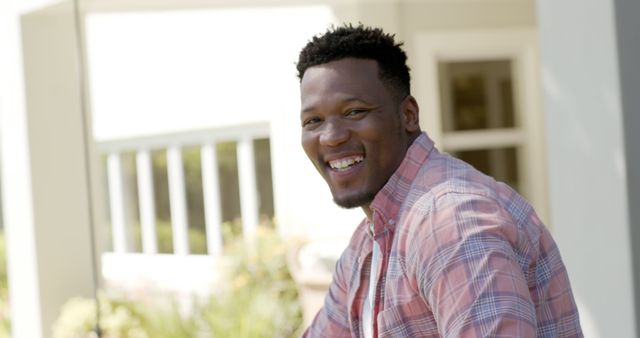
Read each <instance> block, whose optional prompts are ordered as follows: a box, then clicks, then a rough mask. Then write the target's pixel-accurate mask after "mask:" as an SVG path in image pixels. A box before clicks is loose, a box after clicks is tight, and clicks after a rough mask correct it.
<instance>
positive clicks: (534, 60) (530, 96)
mask: <svg viewBox="0 0 640 338" xmlns="http://www.w3.org/2000/svg"><path fill="white" fill-rule="evenodd" d="M536 34H537V33H536V30H535V29H534V28H510V29H508V30H507V29H503V30H502V29H496V30H477V29H474V30H472V31H448V32H446V31H445V32H442V31H440V32H429V33H419V34H417V35H416V36H415V38H414V41H413V42H414V44H415V48H416V52H417V53H416V58H415V60H416V61H414V64H413V68H414V69H415V73H414V76H415V81H414V93H415V94H414V95H415V96H416V99H417V100H418V102H420V104H421V106H420V107H421V112H420V121H421V125H422V127H423V129H424V130H426V131H427V133H428V134H429V136H430V137H431V138H432V139H433V140H434V141H435V143H436V145H438V146H439V147H440V148H442V147H443V146H445V144H447V143H451V142H453V143H454V144H458V143H460V142H464V143H466V140H467V138H466V137H467V136H469V137H471V136H473V135H472V134H469V135H464V134H463V135H462V136H459V137H458V136H455V137H454V135H447V136H446V137H445V135H444V132H443V130H442V120H441V113H440V111H441V102H440V91H439V79H438V64H439V62H441V61H491V60H496V59H510V60H511V61H512V74H513V84H514V89H515V90H514V104H515V105H516V114H517V115H518V116H516V117H515V118H516V121H520V126H519V127H516V129H511V130H518V131H519V134H520V135H521V136H518V138H521V141H522V143H520V144H521V146H520V147H519V148H518V149H519V163H520V166H519V172H518V174H519V177H520V178H521V182H522V184H521V190H522V193H523V195H524V196H525V197H526V198H527V199H529V201H531V203H532V204H533V206H534V207H535V208H536V211H537V213H538V215H539V216H540V218H541V219H542V220H543V221H545V223H546V224H547V225H549V217H548V186H547V182H548V181H547V169H546V168H547V157H546V149H545V144H544V135H543V132H544V129H543V126H544V116H543V113H542V109H541V102H540V100H541V93H540V79H539V74H540V71H539V61H538V42H537V35H536ZM492 133H495V135H493V136H492V138H494V139H496V140H499V139H504V138H505V137H504V136H505V135H502V136H501V135H500V134H501V133H503V131H500V130H497V131H494V132H493V131H492ZM456 134H458V133H456ZM503 134H504V133H503ZM511 137H515V135H511ZM508 138H509V137H508ZM513 141H515V139H513ZM499 144H500V142H497V143H496V144H492V145H499ZM487 145H488V144H487Z"/></svg>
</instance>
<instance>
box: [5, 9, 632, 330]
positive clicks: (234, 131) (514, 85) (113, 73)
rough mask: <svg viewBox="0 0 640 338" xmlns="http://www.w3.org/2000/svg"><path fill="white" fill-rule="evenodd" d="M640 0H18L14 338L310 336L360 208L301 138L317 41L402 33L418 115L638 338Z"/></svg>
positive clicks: (600, 318)
mask: <svg viewBox="0 0 640 338" xmlns="http://www.w3.org/2000/svg"><path fill="white" fill-rule="evenodd" d="M638 15H640V3H639V2H637V1H634V0H565V1H561V2H557V1H555V2H554V1H551V0H448V1H443V0H412V1H405V0H331V1H313V0H298V1H293V0H236V1H231V0H180V1H176V0H126V1H124V0H110V1H107V0H76V1H56V0H22V1H18V0H0V25H1V27H0V75H1V76H0V114H1V115H0V151H1V152H0V164H1V166H0V174H1V176H2V180H1V181H0V184H1V187H2V190H1V194H0V198H1V200H2V208H1V211H2V232H1V236H0V337H14V338H30V337H33V338H40V337H55V338H67V337H97V336H99V334H101V336H102V337H112V338H113V337H118V338H119V337H134V338H138V337H139V338H142V337H149V338H162V337H292V336H297V335H300V333H301V332H302V330H303V328H304V326H305V325H307V324H308V323H309V321H310V320H311V319H312V318H313V316H314V315H315V312H316V311H317V310H318V308H319V306H320V305H321V304H322V299H323V295H324V292H325V290H326V287H327V286H328V284H329V282H330V280H331V273H332V270H333V266H334V264H335V260H336V259H337V257H338V256H339V254H340V252H341V250H342V249H343V248H344V247H345V246H346V243H347V241H348V239H349V236H350V235H351V233H352V231H353V230H354V229H355V226H356V225H357V224H358V223H359V221H360V220H361V219H362V217H363V215H362V212H361V211H360V210H343V209H339V208H338V207H336V206H335V205H334V204H333V202H332V200H331V195H330V193H329V191H328V189H327V188H326V185H325V183H324V182H323V181H322V179H321V178H320V176H319V175H317V174H316V172H315V169H314V168H313V166H312V165H311V164H310V163H309V161H308V159H307V158H306V156H305V155H304V153H303V151H302V149H301V147H300V145H299V137H300V136H299V128H300V127H299V118H298V116H299V89H298V79H297V78H296V71H295V62H296V61H297V55H298V52H299V51H300V49H301V48H302V47H303V46H304V45H305V43H306V42H307V41H308V40H309V39H310V38H311V37H312V36H313V35H316V34H320V33H322V32H324V31H325V30H326V29H327V28H328V27H329V26H331V25H335V24H341V23H344V22H351V23H356V24H357V23H359V22H361V23H363V24H365V25H371V26H378V27H382V28H384V29H385V30H386V31H388V32H392V33H395V34H396V37H397V39H399V40H401V41H404V43H405V45H404V47H405V50H406V51H407V53H408V56H409V64H410V67H411V69H412V92H413V94H414V96H415V97H416V98H417V100H418V103H419V104H420V108H421V111H420V121H421V125H422V128H423V129H424V130H426V131H427V133H428V134H429V135H430V136H431V137H432V138H433V139H434V140H435V142H436V145H437V146H438V147H439V148H440V149H441V150H443V151H445V152H448V153H450V154H452V155H454V156H457V157H459V158H461V159H463V160H465V161H467V162H469V163H471V164H472V165H474V166H475V167H476V168H478V169H479V170H481V171H483V172H485V173H487V174H490V175H492V176H494V177H496V178H497V179H498V180H501V181H504V182H506V183H507V184H509V185H511V186H512V187H514V188H515V189H516V190H518V191H519V192H520V193H521V194H523V195H524V196H525V197H526V198H527V199H528V200H530V201H531V202H532V204H533V205H534V207H535V208H536V210H537V211H538V214H539V216H540V217H541V218H542V219H543V220H544V221H545V223H546V224H547V225H548V227H549V228H550V230H551V232H552V233H553V235H554V237H555V238H556V240H557V242H558V245H559V247H560V251H561V253H562V255H563V259H564V261H565V263H566V265H567V268H568V270H569V275H570V278H571V283H572V287H573V291H574V294H575V296H576V300H577V302H578V306H579V311H580V316H581V322H582V325H583V330H584V333H585V336H586V337H637V336H638V328H637V323H638V320H637V319H638V316H639V315H640V312H639V311H640V308H639V306H640V298H639V296H638V294H637V292H636V288H635V286H636V285H638V284H639V283H640V273H639V272H638V266H639V264H640V245H639V244H638V243H640V208H639V207H640V150H639V149H640V147H638V145H639V144H640V134H639V133H637V131H636V129H637V128H638V127H640V116H639V115H640V114H638V111H640V98H639V97H640V96H639V95H638V92H637V88H640V66H639V65H638V60H640V35H638V34H637V32H640V23H639V22H638V20H637V16H638Z"/></svg>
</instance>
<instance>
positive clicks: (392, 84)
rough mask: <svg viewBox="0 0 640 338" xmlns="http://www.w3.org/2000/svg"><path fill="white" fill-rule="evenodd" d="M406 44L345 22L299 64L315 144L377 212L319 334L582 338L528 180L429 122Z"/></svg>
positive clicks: (348, 188)
mask: <svg viewBox="0 0 640 338" xmlns="http://www.w3.org/2000/svg"><path fill="white" fill-rule="evenodd" d="M401 45H402V44H400V43H396V42H395V41H394V37H393V35H388V34H385V33H384V32H382V30H380V29H373V28H367V27H363V26H358V27H353V26H351V25H349V26H342V27H339V28H334V29H330V30H329V31H328V32H326V33H325V34H324V35H322V36H319V37H314V38H313V39H312V40H311V41H310V42H309V43H308V44H307V45H306V46H305V47H304V49H303V50H302V51H301V53H300V58H299V61H298V64H297V68H298V76H299V77H300V89H301V101H302V104H301V115H300V121H301V126H302V147H303V148H304V151H305V152H306V154H307V156H308V157H309V159H310V160H311V162H312V163H313V164H314V166H315V167H316V169H317V170H318V172H319V173H320V175H322V177H323V178H324V179H325V181H326V182H327V184H328V185H329V188H330V189H331V193H332V195H333V199H334V201H335V203H336V204H338V205H339V206H341V207H345V208H355V207H360V208H361V209H362V210H363V211H364V214H365V215H366V218H365V219H364V220H363V221H362V223H361V224H360V225H359V226H358V228H357V229H356V231H355V233H354V234H353V237H352V239H351V242H350V244H349V246H348V247H347V248H346V249H345V251H344V253H343V254H342V256H341V257H340V259H339V261H338V263H337V264H336V271H335V274H334V278H333V282H332V284H331V286H330V288H329V292H328V294H327V296H326V299H325V304H324V307H323V308H322V309H321V310H320V312H319V313H318V315H317V316H316V318H315V319H314V321H313V323H312V325H311V327H309V328H308V329H307V331H306V332H305V334H304V335H305V336H307V337H367V338H368V337H536V336H537V337H579V336H582V333H581V330H580V323H579V319H578V312H577V310H576V305H575V302H574V299H573V295H572V292H571V287H570V285H569V279H568V276H567V272H566V269H565V266H564V264H563V263H562V260H561V258H560V254H559V252H558V248H557V246H556V245H555V243H554V241H553V239H552V238H551V235H550V234H549V232H548V231H547V230H546V228H545V227H544V225H543V224H542V223H541V222H540V220H539V219H538V217H537V216H536V214H535V212H534V210H533V209H532V208H531V206H530V205H529V204H528V203H527V202H526V201H525V200H524V199H523V198H522V197H521V196H520V195H518V194H517V193H516V192H515V191H514V190H512V189H511V188H509V187H508V186H506V185H505V184H503V183H499V182H496V181H495V180H494V179H492V178H491V177H488V176H485V175H483V174H482V173H480V172H478V171H476V170H475V169H473V168H472V167H471V166H469V165H468V164H466V163H464V162H462V161H459V160H456V159H454V158H452V157H449V156H447V155H445V154H441V153H440V152H438V150H437V149H436V148H435V147H434V145H433V142H432V141H431V140H430V139H429V137H428V136H427V135H426V134H425V133H424V132H422V131H421V130H420V126H419V123H418V122H419V121H418V116H419V108H418V103H417V102H416V100H415V98H414V97H413V96H411V92H410V75H409V68H408V67H407V65H406V59H407V57H406V55H405V53H404V51H403V50H402V49H401Z"/></svg>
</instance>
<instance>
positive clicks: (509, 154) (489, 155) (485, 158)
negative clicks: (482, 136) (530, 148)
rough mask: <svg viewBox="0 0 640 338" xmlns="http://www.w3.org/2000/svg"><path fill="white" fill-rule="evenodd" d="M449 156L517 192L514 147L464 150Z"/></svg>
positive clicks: (516, 163)
mask: <svg viewBox="0 0 640 338" xmlns="http://www.w3.org/2000/svg"><path fill="white" fill-rule="evenodd" d="M451 155H453V156H455V157H457V158H459V159H461V160H463V161H465V162H467V163H469V164H471V165H472V166H474V167H475V168H476V169H478V170H480V171H481V172H483V173H485V174H487V175H489V176H492V177H493V178H495V179H496V180H497V181H500V182H504V183H506V184H508V185H509V186H511V187H512V188H513V189H515V190H516V191H519V189H520V181H519V177H518V151H517V149H516V148H515V147H510V148H496V149H483V150H465V151H458V152H455V153H452V154H451Z"/></svg>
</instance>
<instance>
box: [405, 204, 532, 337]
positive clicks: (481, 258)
mask: <svg viewBox="0 0 640 338" xmlns="http://www.w3.org/2000/svg"><path fill="white" fill-rule="evenodd" d="M418 231H419V232H421V233H420V234H419V236H416V237H417V238H419V240H420V241H421V242H422V243H423V244H422V245H420V248H417V246H416V245H413V247H414V248H417V250H420V251H418V252H417V254H416V256H415V257H418V259H417V262H416V263H418V265H417V269H416V270H417V271H416V272H417V276H418V279H419V287H420V289H421V290H420V291H421V293H422V295H423V297H424V298H425V300H426V301H427V302H428V304H429V305H430V307H431V309H432V311H433V315H434V317H435V320H436V322H437V323H438V330H439V332H440V334H441V335H442V336H443V337H535V336H536V312H535V306H534V304H533V302H532V300H531V296H530V294H529V288H528V283H527V279H526V278H525V275H524V272H523V270H522V268H521V267H520V265H519V262H518V255H516V253H515V251H514V247H516V245H517V243H518V240H519V237H518V229H517V227H516V225H515V224H514V222H513V220H512V218H511V216H510V215H509V214H507V212H506V211H505V210H504V209H502V208H501V207H500V206H499V205H498V203H497V202H495V201H494V200H492V199H490V198H487V197H484V196H480V195H472V194H457V193H448V194H446V195H444V196H441V197H439V198H438V199H437V200H436V201H435V202H434V204H433V208H432V210H431V212H430V213H429V215H428V216H427V218H426V219H425V220H424V223H423V224H422V227H421V229H420V230H418ZM415 244H417V243H415Z"/></svg>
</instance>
